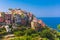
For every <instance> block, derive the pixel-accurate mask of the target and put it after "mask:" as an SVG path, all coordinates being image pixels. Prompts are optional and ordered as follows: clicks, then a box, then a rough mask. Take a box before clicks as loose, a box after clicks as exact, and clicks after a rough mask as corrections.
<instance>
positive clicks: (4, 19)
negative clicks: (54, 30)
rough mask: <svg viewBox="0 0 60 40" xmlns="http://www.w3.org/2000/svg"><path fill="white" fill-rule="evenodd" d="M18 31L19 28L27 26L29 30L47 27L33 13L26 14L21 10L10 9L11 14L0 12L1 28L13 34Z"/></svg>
mask: <svg viewBox="0 0 60 40" xmlns="http://www.w3.org/2000/svg"><path fill="white" fill-rule="evenodd" d="M9 25H11V26H12V28H13V29H16V28H17V26H27V28H32V29H35V30H39V29H40V28H42V27H45V26H46V25H45V24H44V23H43V21H42V20H38V19H37V18H36V17H35V16H34V15H33V14H32V13H31V12H26V11H24V10H21V9H17V8H16V9H9V12H0V28H5V29H6V32H11V28H10V27H9Z"/></svg>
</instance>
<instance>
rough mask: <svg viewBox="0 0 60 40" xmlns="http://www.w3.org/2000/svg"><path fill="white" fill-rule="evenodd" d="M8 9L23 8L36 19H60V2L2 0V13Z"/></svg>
mask: <svg viewBox="0 0 60 40" xmlns="http://www.w3.org/2000/svg"><path fill="white" fill-rule="evenodd" d="M8 8H21V9H22V10H26V11H30V12H32V13H33V14H34V15H35V16H36V17H60V1H59V0H0V11H7V10H8Z"/></svg>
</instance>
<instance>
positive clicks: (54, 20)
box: [38, 17, 60, 30]
mask: <svg viewBox="0 0 60 40" xmlns="http://www.w3.org/2000/svg"><path fill="white" fill-rule="evenodd" d="M38 19H39V20H42V21H43V22H44V23H45V24H46V25H48V26H49V27H51V28H53V29H56V30H57V25H58V24H60V17H39V18H38Z"/></svg>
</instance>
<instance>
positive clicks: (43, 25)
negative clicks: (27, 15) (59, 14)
mask: <svg viewBox="0 0 60 40" xmlns="http://www.w3.org/2000/svg"><path fill="white" fill-rule="evenodd" d="M38 23H39V24H41V26H42V27H45V26H46V25H45V24H44V23H43V21H42V20H38Z"/></svg>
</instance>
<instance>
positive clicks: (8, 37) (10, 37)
mask: <svg viewBox="0 0 60 40" xmlns="http://www.w3.org/2000/svg"><path fill="white" fill-rule="evenodd" d="M12 38H14V35H13V34H8V35H6V36H4V38H3V39H2V40H10V39H12Z"/></svg>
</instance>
